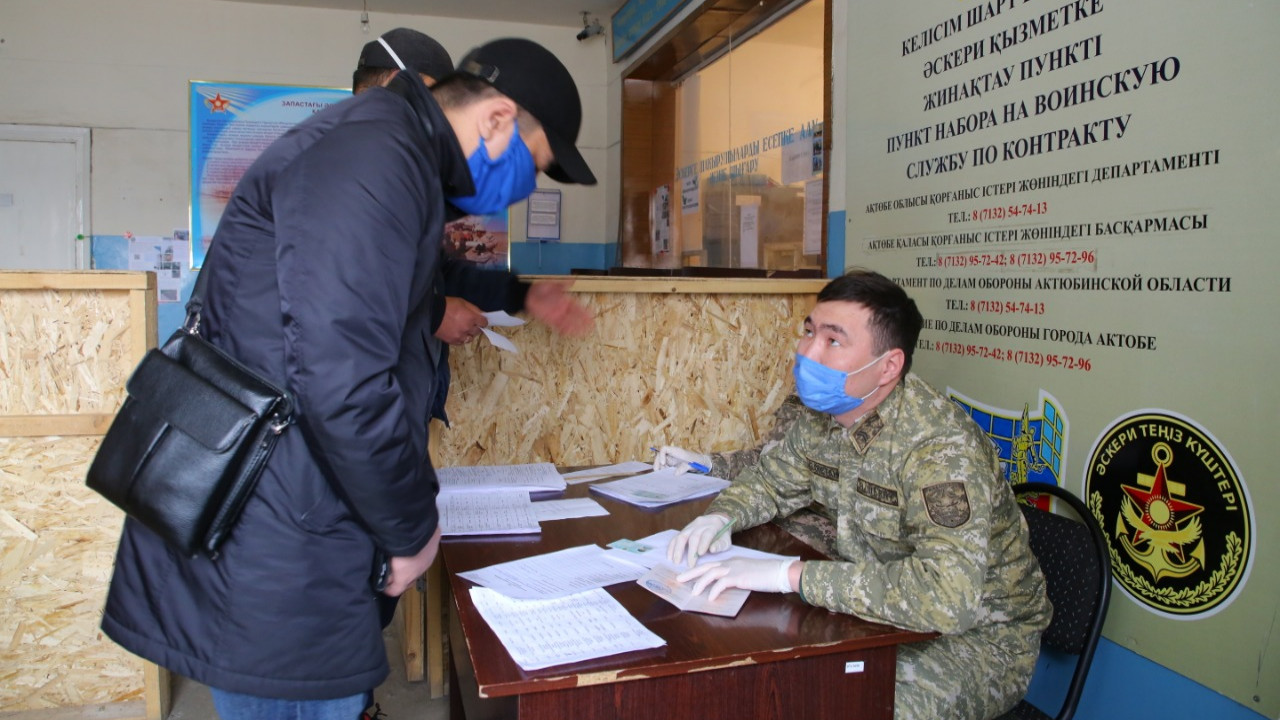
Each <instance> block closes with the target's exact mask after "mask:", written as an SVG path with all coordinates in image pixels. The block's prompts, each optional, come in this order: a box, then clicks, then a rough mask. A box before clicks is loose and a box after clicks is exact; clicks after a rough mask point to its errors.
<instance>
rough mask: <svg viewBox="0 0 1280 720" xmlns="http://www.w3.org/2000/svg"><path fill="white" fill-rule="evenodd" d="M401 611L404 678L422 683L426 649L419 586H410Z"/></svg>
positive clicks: (401, 598)
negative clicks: (423, 660)
mask: <svg viewBox="0 0 1280 720" xmlns="http://www.w3.org/2000/svg"><path fill="white" fill-rule="evenodd" d="M399 610H400V619H401V622H402V625H401V630H402V633H401V638H400V653H401V656H402V657H403V658H404V677H405V680H408V681H409V682H421V681H422V678H423V670H422V656H423V654H424V650H425V647H424V645H423V636H422V590H421V589H420V588H419V587H418V586H417V585H410V586H409V589H408V590H405V591H404V594H403V595H401V596H400V608H399Z"/></svg>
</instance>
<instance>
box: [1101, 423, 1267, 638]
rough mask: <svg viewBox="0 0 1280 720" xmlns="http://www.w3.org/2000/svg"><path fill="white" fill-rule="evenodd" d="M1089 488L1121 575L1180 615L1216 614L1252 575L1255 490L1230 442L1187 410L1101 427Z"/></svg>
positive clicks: (1123, 582)
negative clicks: (1252, 500) (1251, 502)
mask: <svg viewBox="0 0 1280 720" xmlns="http://www.w3.org/2000/svg"><path fill="white" fill-rule="evenodd" d="M1085 496H1086V503H1087V504H1088V506H1089V510H1090V512H1092V513H1093V516H1094V517H1095V518H1096V519H1097V520H1098V523H1099V524H1100V525H1101V526H1102V529H1103V532H1104V534H1106V536H1107V539H1108V541H1109V545H1110V550H1111V572H1112V576H1113V577H1114V578H1115V580H1116V582H1118V583H1119V584H1120V586H1121V587H1123V588H1124V590H1125V591H1126V592H1127V593H1128V594H1129V595H1130V596H1132V597H1133V598H1134V599H1135V600H1136V601H1137V602H1138V603H1140V604H1142V605H1144V606H1146V607H1148V608H1150V609H1152V610H1154V611H1156V612H1158V613H1161V614H1167V615H1170V616H1173V617H1184V618H1185V617H1190V616H1198V615H1205V614H1212V613H1215V612H1217V611H1218V610H1221V609H1222V608H1224V607H1226V605H1227V604H1229V603H1230V602H1231V599H1232V598H1233V597H1235V595H1236V594H1237V593H1238V592H1239V590H1240V588H1241V587H1243V585H1244V579H1245V578H1246V577H1247V575H1248V568H1249V561H1250V560H1251V559H1252V557H1253V535H1252V528H1253V517H1252V510H1251V508H1250V505H1249V500H1248V493H1247V491H1246V489H1245V487H1244V484H1243V482H1242V481H1241V480H1240V476H1239V473H1238V472H1237V471H1236V467H1235V463H1234V462H1233V461H1232V460H1231V457H1230V456H1229V455H1228V454H1227V452H1226V450H1225V449H1223V448H1222V446H1221V445H1220V444H1219V443H1218V442H1217V440H1215V439H1214V438H1213V436H1212V435H1210V434H1209V433H1208V432H1207V431H1205V430H1204V429H1203V428H1201V427H1199V426H1198V425H1196V424H1195V423H1194V422H1192V421H1191V420H1190V419H1188V418H1184V417H1181V416H1177V415H1174V414H1172V413H1169V412H1166V411H1158V410H1149V411H1142V412H1140V413H1136V414H1133V415H1130V416H1128V417H1124V418H1122V419H1120V420H1118V421H1116V422H1115V423H1113V424H1112V426H1111V427H1109V428H1107V429H1106V430H1104V431H1103V433H1102V435H1101V436H1100V437H1099V438H1098V441H1097V442H1096V443H1095V444H1094V447H1093V452H1092V454H1091V456H1090V457H1089V466H1088V469H1087V470H1086V471H1085Z"/></svg>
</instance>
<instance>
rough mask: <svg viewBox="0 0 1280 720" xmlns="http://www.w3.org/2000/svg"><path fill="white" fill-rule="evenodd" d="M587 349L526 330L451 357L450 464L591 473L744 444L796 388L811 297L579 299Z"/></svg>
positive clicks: (581, 341)
mask: <svg viewBox="0 0 1280 720" xmlns="http://www.w3.org/2000/svg"><path fill="white" fill-rule="evenodd" d="M575 297H576V298H578V299H579V300H580V301H581V302H583V303H584V304H585V305H587V306H588V307H590V308H592V309H593V310H594V311H595V313H596V319H595V329H594V331H593V332H592V333H591V334H590V335H588V336H587V337H585V338H565V337H561V336H557V335H555V334H553V333H552V332H551V331H550V330H548V329H547V328H546V327H545V326H542V325H541V324H538V323H530V324H527V325H524V326H521V327H519V328H515V329H506V328H503V329H500V330H499V332H503V333H504V334H505V335H507V337H509V338H510V339H511V340H512V341H513V342H514V343H515V344H516V345H517V346H518V347H519V348H520V353H519V354H518V355H516V354H511V353H507V352H502V351H499V350H497V349H496V348H494V347H492V346H491V345H489V344H488V343H487V342H484V341H483V340H480V341H477V342H473V343H470V344H468V345H465V346H462V347H455V348H453V349H452V352H451V356H450V366H451V369H452V375H453V381H452V385H451V389H450V393H449V402H448V405H447V410H448V413H449V420H450V423H451V427H450V428H449V429H447V430H445V431H444V433H443V434H441V435H440V436H433V437H432V439H431V441H432V443H437V442H438V443H440V448H441V458H442V460H443V462H444V464H446V465H455V464H486V465H488V464H504V463H523V462H535V461H545V462H553V463H557V464H560V465H592V464H603V463H611V462H618V461H623V460H643V459H646V458H649V457H652V455H653V453H652V452H651V451H650V450H649V448H650V446H659V445H664V444H672V445H681V446H684V447H689V448H694V449H698V450H701V451H704V452H710V451H722V450H734V449H739V448H743V447H747V446H751V445H754V444H755V442H756V439H757V438H758V437H760V435H761V434H762V433H763V432H765V431H767V430H768V423H771V422H772V413H773V411H774V409H775V408H777V406H778V405H779V404H781V402H782V400H783V398H785V397H786V395H787V394H788V393H789V392H791V391H792V384H793V383H792V379H791V367H792V358H793V357H794V354H795V347H796V340H797V338H798V337H799V329H800V327H801V324H802V323H803V321H804V317H805V315H806V314H807V313H808V312H809V310H810V309H811V308H812V305H813V302H814V296H813V295H734V294H723V295H720V294H717V295H696V294H643V293H638V294H621V293H582V294H577V295H575Z"/></svg>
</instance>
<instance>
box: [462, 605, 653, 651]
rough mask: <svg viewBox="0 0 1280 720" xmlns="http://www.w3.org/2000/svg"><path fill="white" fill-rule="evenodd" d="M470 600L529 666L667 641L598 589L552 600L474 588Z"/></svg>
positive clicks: (647, 647) (643, 648)
mask: <svg viewBox="0 0 1280 720" xmlns="http://www.w3.org/2000/svg"><path fill="white" fill-rule="evenodd" d="M471 601H472V602H474V603H475V606H476V610H478V611H479V612H480V616H481V617H483V618H484V619H485V622H487V623H489V627H491V628H493V633H494V634H495V635H497V636H498V640H499V641H501V642H502V644H503V646H504V647H506V649H507V652H509V653H511V659H512V660H514V661H515V662H516V664H517V665H519V666H520V667H522V668H524V669H525V670H537V669H539V668H544V667H550V666H552V665H563V664H565V663H572V662H579V661H582V660H591V659H593V658H598V657H606V656H609V655H617V654H619V653H624V652H631V651H633V650H646V649H649V648H656V647H662V646H663V645H666V644H667V642H666V641H665V640H663V639H662V638H660V637H658V636H657V635H654V634H653V633H652V632H650V631H649V629H648V628H646V627H645V626H644V625H641V624H640V621H638V620H636V619H635V618H633V617H631V614H630V613H628V612H627V610H626V608H624V607H622V604H621V603H619V602H618V601H617V600H615V599H614V598H613V596H612V595H610V594H609V593H607V592H605V591H604V590H601V589H599V588H596V589H595V590H587V591H586V592H581V593H576V594H573V595H567V596H565V597H559V598H555V599H551V600H513V599H511V598H508V597H503V596H502V595H501V594H500V593H497V592H495V591H493V590H490V589H488V588H483V587H475V588H471Z"/></svg>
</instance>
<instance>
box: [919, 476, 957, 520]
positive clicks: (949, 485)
mask: <svg viewBox="0 0 1280 720" xmlns="http://www.w3.org/2000/svg"><path fill="white" fill-rule="evenodd" d="M920 492H921V494H922V495H924V507H925V509H926V510H928V511H929V519H930V520H932V521H933V522H934V524H935V525H941V526H942V527H945V528H957V527H960V526H961V525H963V524H965V523H967V522H969V494H968V492H966V491H965V489H964V483H960V482H944V483H938V484H937V485H930V486H929V487H927V488H924V489H923V490H921V491H920Z"/></svg>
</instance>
